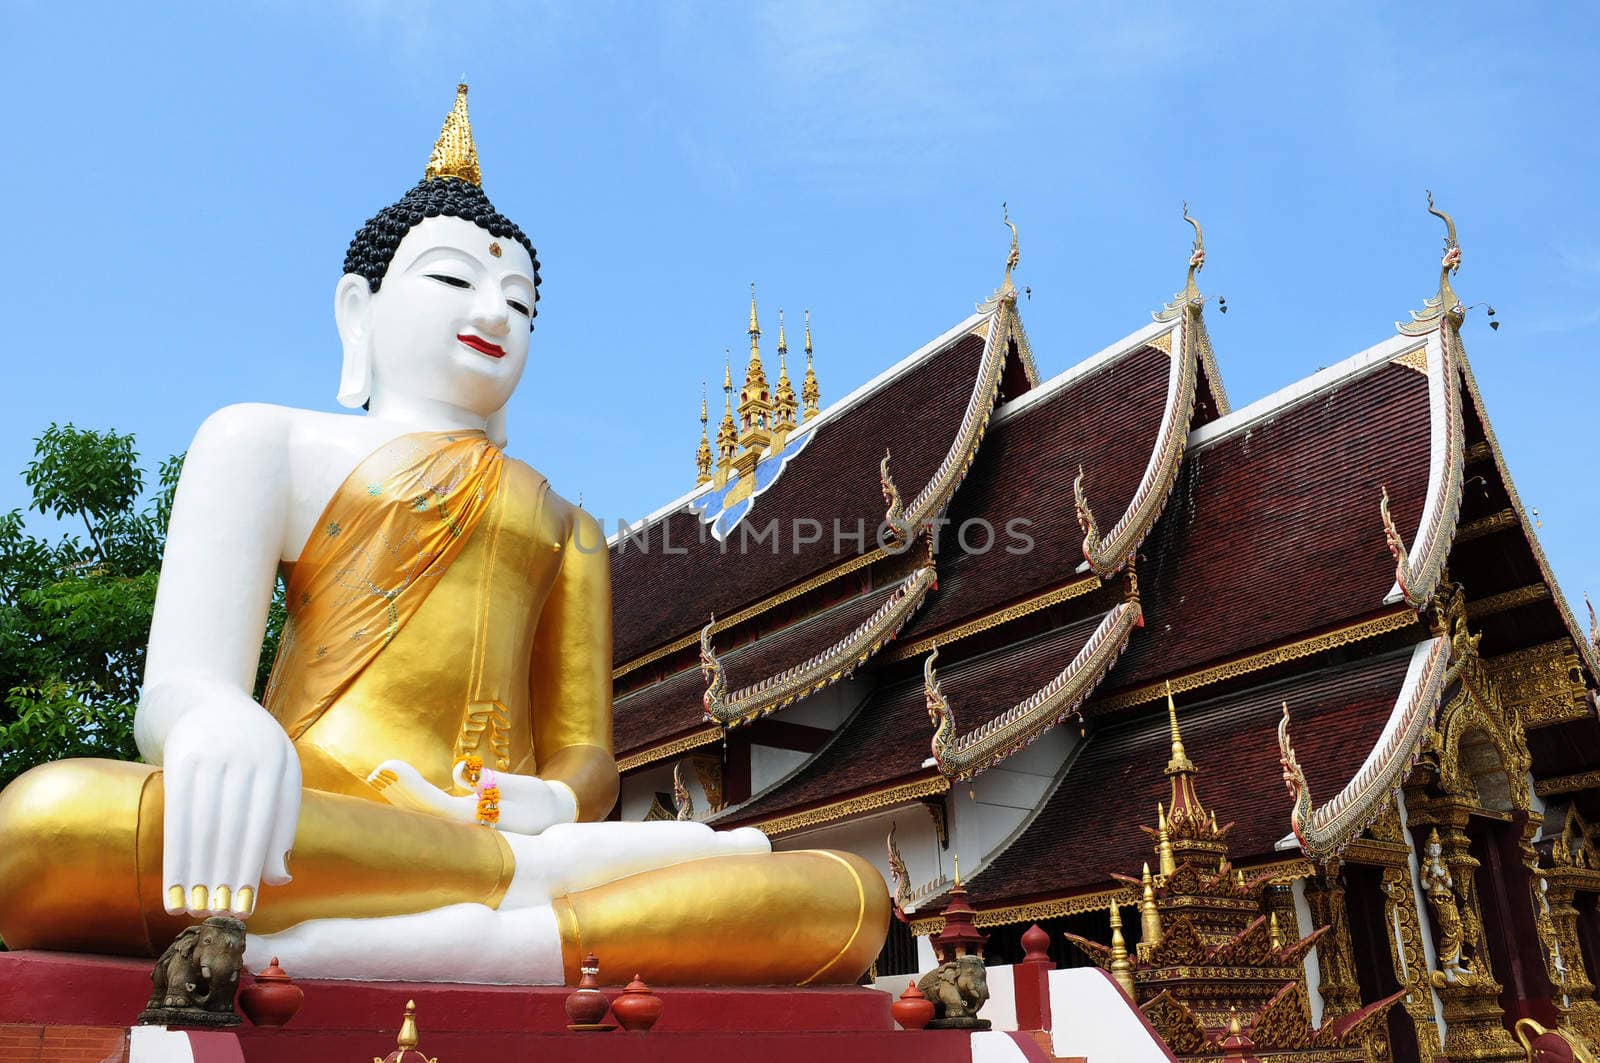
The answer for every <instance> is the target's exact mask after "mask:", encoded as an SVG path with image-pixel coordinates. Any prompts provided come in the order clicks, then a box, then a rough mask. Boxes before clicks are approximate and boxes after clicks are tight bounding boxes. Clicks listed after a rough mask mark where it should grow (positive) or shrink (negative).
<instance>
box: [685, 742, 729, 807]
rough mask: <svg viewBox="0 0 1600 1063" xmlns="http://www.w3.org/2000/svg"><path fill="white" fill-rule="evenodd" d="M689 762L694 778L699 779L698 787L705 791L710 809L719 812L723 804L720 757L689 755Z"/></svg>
mask: <svg viewBox="0 0 1600 1063" xmlns="http://www.w3.org/2000/svg"><path fill="white" fill-rule="evenodd" d="M689 763H690V764H692V765H693V766H694V774H695V778H697V779H699V780H700V789H702V790H704V791H705V794H706V801H707V802H708V803H709V804H710V805H711V808H710V811H712V812H720V811H721V810H722V806H723V799H722V758H720V757H708V756H703V755H702V756H697V757H690V758H689Z"/></svg>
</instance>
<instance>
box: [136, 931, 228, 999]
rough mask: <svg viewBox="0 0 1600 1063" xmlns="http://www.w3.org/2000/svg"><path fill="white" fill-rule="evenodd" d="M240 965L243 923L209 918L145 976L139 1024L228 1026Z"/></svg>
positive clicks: (176, 943)
mask: <svg viewBox="0 0 1600 1063" xmlns="http://www.w3.org/2000/svg"><path fill="white" fill-rule="evenodd" d="M243 961H244V924H243V923H241V922H240V921H239V920H237V919H234V918H231V917H229V916H222V915H214V916H212V917H211V918H209V919H207V920H206V921H205V922H203V923H201V924H199V925H198V926H191V927H189V928H188V929H186V930H184V931H183V932H182V933H181V934H179V935H178V936H177V938H176V939H175V940H174V941H173V942H172V944H171V945H168V946H167V951H166V952H163V953H162V954H161V958H160V959H159V960H157V961H156V965H155V968H154V969H153V970H151V972H150V984H151V992H150V1002H149V1003H148V1004H146V1005H145V1010H144V1012H142V1013H141V1014H140V1016H139V1021H140V1022H141V1023H144V1024H147V1025H148V1024H164V1025H166V1024H170V1025H208V1026H215V1025H233V1024H235V1023H237V1022H238V1016H237V1015H236V1014H235V1013H234V1010H233V997H234V993H235V992H236V991H237V990H238V988H239V971H240V969H241V967H242V966H243Z"/></svg>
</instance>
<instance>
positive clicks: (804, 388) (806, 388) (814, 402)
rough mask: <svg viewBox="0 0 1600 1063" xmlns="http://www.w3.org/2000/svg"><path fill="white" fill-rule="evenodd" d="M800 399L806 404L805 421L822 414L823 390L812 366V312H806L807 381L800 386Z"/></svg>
mask: <svg viewBox="0 0 1600 1063" xmlns="http://www.w3.org/2000/svg"><path fill="white" fill-rule="evenodd" d="M800 399H801V401H802V402H804V403H805V404H806V415H805V417H804V418H802V419H803V420H806V421H809V420H811V418H813V417H815V416H816V415H817V414H818V413H820V412H822V389H821V388H820V387H818V386H817V371H816V369H815V367H813V366H812V364H811V311H810V310H809V309H808V310H807V311H806V379H805V382H804V383H803V384H801V385H800Z"/></svg>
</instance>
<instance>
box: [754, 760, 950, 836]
mask: <svg viewBox="0 0 1600 1063" xmlns="http://www.w3.org/2000/svg"><path fill="white" fill-rule="evenodd" d="M949 789H950V780H949V779H946V778H945V777H944V776H942V775H935V776H934V777H933V778H931V779H917V780H916V781H914V782H908V783H900V784H899V785H896V786H887V787H885V788H883V789H882V790H874V791H872V792H871V793H866V794H861V795H859V796H857V797H851V798H846V799H845V800H843V801H834V802H832V803H830V804H826V805H822V806H821V807H819V808H809V809H806V810H805V811H803V812H790V813H788V814H785V815H780V816H773V817H771V818H769V819H753V820H751V821H750V822H749V823H748V824H746V826H751V827H760V828H761V830H762V832H763V833H765V834H767V835H768V836H775V835H779V834H792V833H794V832H795V831H797V830H804V829H806V828H807V827H816V826H820V825H822V824H824V823H832V822H833V821H834V820H838V819H846V818H848V817H850V816H855V815H860V814H861V813H863V812H873V811H876V810H877V809H880V808H889V807H890V806H892V805H903V804H907V803H909V802H911V801H915V800H916V799H917V798H919V797H931V796H933V795H934V794H942V793H945V792H947V791H948V790H949Z"/></svg>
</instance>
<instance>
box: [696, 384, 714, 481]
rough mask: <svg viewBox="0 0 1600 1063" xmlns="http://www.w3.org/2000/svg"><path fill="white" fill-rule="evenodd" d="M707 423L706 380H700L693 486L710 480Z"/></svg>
mask: <svg viewBox="0 0 1600 1063" xmlns="http://www.w3.org/2000/svg"><path fill="white" fill-rule="evenodd" d="M708 423H709V419H708V417H707V411H706V382H705V381H704V380H702V381H700V446H699V448H698V449H696V450H695V452H694V468H695V480H694V483H695V486H696V487H699V486H700V485H701V484H704V483H710V482H711V437H710V436H709V435H707V434H706V425H707V424H708Z"/></svg>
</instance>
